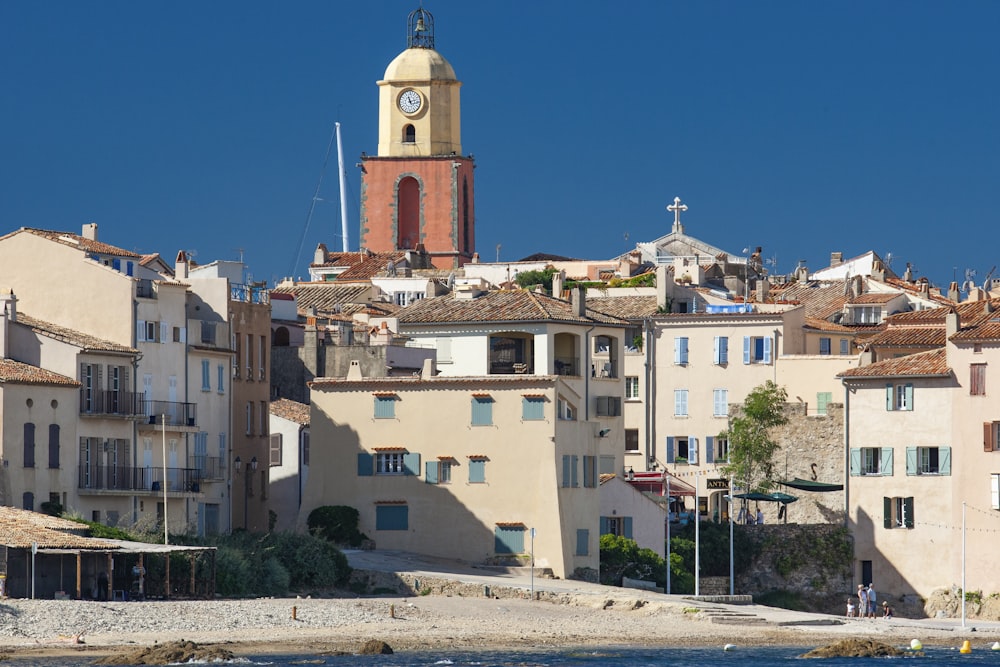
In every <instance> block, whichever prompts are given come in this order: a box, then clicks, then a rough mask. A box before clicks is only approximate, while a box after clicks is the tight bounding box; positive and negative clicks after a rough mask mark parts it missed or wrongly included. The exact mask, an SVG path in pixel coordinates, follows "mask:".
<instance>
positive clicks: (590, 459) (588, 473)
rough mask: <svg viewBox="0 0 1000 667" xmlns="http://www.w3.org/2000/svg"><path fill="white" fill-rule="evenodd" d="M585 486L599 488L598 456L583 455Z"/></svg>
mask: <svg viewBox="0 0 1000 667" xmlns="http://www.w3.org/2000/svg"><path fill="white" fill-rule="evenodd" d="M583 486H584V488H587V489H596V488H597V457H596V456H584V457H583Z"/></svg>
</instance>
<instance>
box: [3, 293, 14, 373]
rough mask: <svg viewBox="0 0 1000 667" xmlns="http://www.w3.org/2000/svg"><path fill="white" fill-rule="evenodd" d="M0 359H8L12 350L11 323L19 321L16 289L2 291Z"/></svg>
mask: <svg viewBox="0 0 1000 667" xmlns="http://www.w3.org/2000/svg"><path fill="white" fill-rule="evenodd" d="M0 302H2V303H3V308H2V310H0V359H6V358H7V356H8V354H9V352H10V343H9V340H10V323H11V322H16V321H17V297H16V296H14V290H3V291H0Z"/></svg>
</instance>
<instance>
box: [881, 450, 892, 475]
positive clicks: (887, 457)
mask: <svg viewBox="0 0 1000 667" xmlns="http://www.w3.org/2000/svg"><path fill="white" fill-rule="evenodd" d="M879 455H880V458H879V462H878V463H879V465H878V474H880V475H885V476H886V477H892V447H883V448H882V451H881V452H879Z"/></svg>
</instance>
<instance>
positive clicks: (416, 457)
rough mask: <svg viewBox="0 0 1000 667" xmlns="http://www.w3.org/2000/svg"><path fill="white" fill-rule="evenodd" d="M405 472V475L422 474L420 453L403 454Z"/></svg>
mask: <svg viewBox="0 0 1000 667" xmlns="http://www.w3.org/2000/svg"><path fill="white" fill-rule="evenodd" d="M403 474H404V475H419V474H420V454H415V453H413V454H411V453H407V454H403Z"/></svg>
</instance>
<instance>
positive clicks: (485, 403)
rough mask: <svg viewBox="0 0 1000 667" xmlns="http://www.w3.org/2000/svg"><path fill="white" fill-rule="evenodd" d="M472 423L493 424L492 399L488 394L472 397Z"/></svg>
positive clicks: (475, 424)
mask: <svg viewBox="0 0 1000 667" xmlns="http://www.w3.org/2000/svg"><path fill="white" fill-rule="evenodd" d="M472 425H473V426H492V425H493V399H492V398H491V397H489V396H473V397H472Z"/></svg>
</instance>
